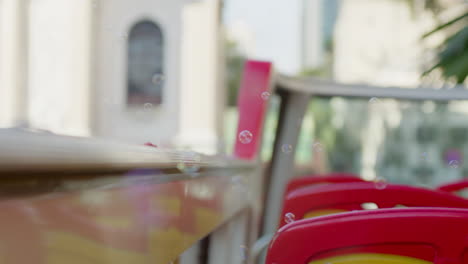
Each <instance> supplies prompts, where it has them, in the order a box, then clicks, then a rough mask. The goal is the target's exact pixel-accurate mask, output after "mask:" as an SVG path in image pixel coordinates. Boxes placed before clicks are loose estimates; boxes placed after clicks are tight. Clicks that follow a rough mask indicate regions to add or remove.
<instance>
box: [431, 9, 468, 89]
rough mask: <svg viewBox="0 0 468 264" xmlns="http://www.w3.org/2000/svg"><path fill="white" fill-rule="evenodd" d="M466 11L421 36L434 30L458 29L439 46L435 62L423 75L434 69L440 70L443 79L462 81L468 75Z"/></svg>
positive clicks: (467, 17) (467, 16) (467, 22)
mask: <svg viewBox="0 0 468 264" xmlns="http://www.w3.org/2000/svg"><path fill="white" fill-rule="evenodd" d="M467 25H468V12H466V13H465V14H462V15H460V16H458V17H456V18H454V19H452V20H450V21H448V22H446V23H444V24H442V25H440V26H438V27H436V28H435V29H434V30H432V31H430V32H428V33H426V34H424V36H423V38H426V37H428V36H431V35H432V34H434V33H436V32H440V31H443V30H448V29H449V28H452V27H459V28H460V29H459V30H457V31H456V32H455V33H453V34H452V35H451V36H450V37H448V38H447V39H446V40H445V41H444V43H443V44H442V45H441V47H439V53H438V57H437V61H436V63H435V64H434V65H433V66H432V67H431V68H430V69H429V70H427V71H426V72H424V73H423V75H426V74H428V73H430V72H432V71H434V70H435V69H440V70H442V74H443V76H444V78H445V79H450V78H454V79H455V80H456V82H457V83H460V84H461V83H463V82H464V81H465V80H466V78H467V75H468V26H467Z"/></svg>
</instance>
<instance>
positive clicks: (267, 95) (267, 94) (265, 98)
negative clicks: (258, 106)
mask: <svg viewBox="0 0 468 264" xmlns="http://www.w3.org/2000/svg"><path fill="white" fill-rule="evenodd" d="M261 97H262V99H263V100H265V101H266V100H268V99H270V93H269V92H263V93H262V95H261Z"/></svg>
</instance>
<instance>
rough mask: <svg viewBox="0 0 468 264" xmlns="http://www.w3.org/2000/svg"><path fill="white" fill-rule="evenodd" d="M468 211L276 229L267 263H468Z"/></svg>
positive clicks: (352, 216) (347, 217)
mask: <svg viewBox="0 0 468 264" xmlns="http://www.w3.org/2000/svg"><path fill="white" fill-rule="evenodd" d="M467 237H468V210H467V209H457V208H435V207H428V208H391V209H381V210H368V211H356V212H347V213H342V214H335V215H328V216H322V217H316V218H310V219H303V220H300V221H296V222H293V223H291V224H288V225H286V226H284V227H283V228H281V229H280V230H278V232H277V233H276V235H275V237H274V238H273V240H272V242H271V243H270V247H269V250H268V254H267V259H266V264H273V263H289V264H305V263H310V264H325V263H334V264H337V263H340V264H344V263H346V264H357V263H367V264H376V263H385V264H423V263H440V264H442V263H444V264H455V263H468V262H467V261H468V257H467V256H468V239H467Z"/></svg>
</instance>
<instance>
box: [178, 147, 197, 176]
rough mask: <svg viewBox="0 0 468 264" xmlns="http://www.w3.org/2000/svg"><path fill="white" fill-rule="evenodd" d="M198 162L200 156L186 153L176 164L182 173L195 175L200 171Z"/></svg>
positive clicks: (189, 152) (191, 152)
mask: <svg viewBox="0 0 468 264" xmlns="http://www.w3.org/2000/svg"><path fill="white" fill-rule="evenodd" d="M200 162H201V156H200V154H198V153H196V152H193V151H187V152H184V153H183V154H182V158H181V161H180V162H179V163H178V164H177V168H178V169H179V170H180V171H181V172H183V173H195V172H198V170H199V169H200Z"/></svg>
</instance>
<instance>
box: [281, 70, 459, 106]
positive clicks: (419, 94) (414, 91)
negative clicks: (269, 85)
mask: <svg viewBox="0 0 468 264" xmlns="http://www.w3.org/2000/svg"><path fill="white" fill-rule="evenodd" d="M275 83H276V87H277V89H278V90H279V91H280V92H281V91H292V92H299V93H303V94H308V95H313V96H318V97H333V96H343V97H356V98H370V97H378V98H393V99H404V100H433V101H449V100H468V90H467V89H466V87H465V86H463V85H457V86H454V87H453V88H450V89H447V88H443V89H431V88H428V87H424V86H421V87H416V88H398V87H377V86H370V85H366V84H341V83H337V82H333V81H326V80H319V79H313V78H296V77H289V76H286V75H277V76H276V77H275Z"/></svg>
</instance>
